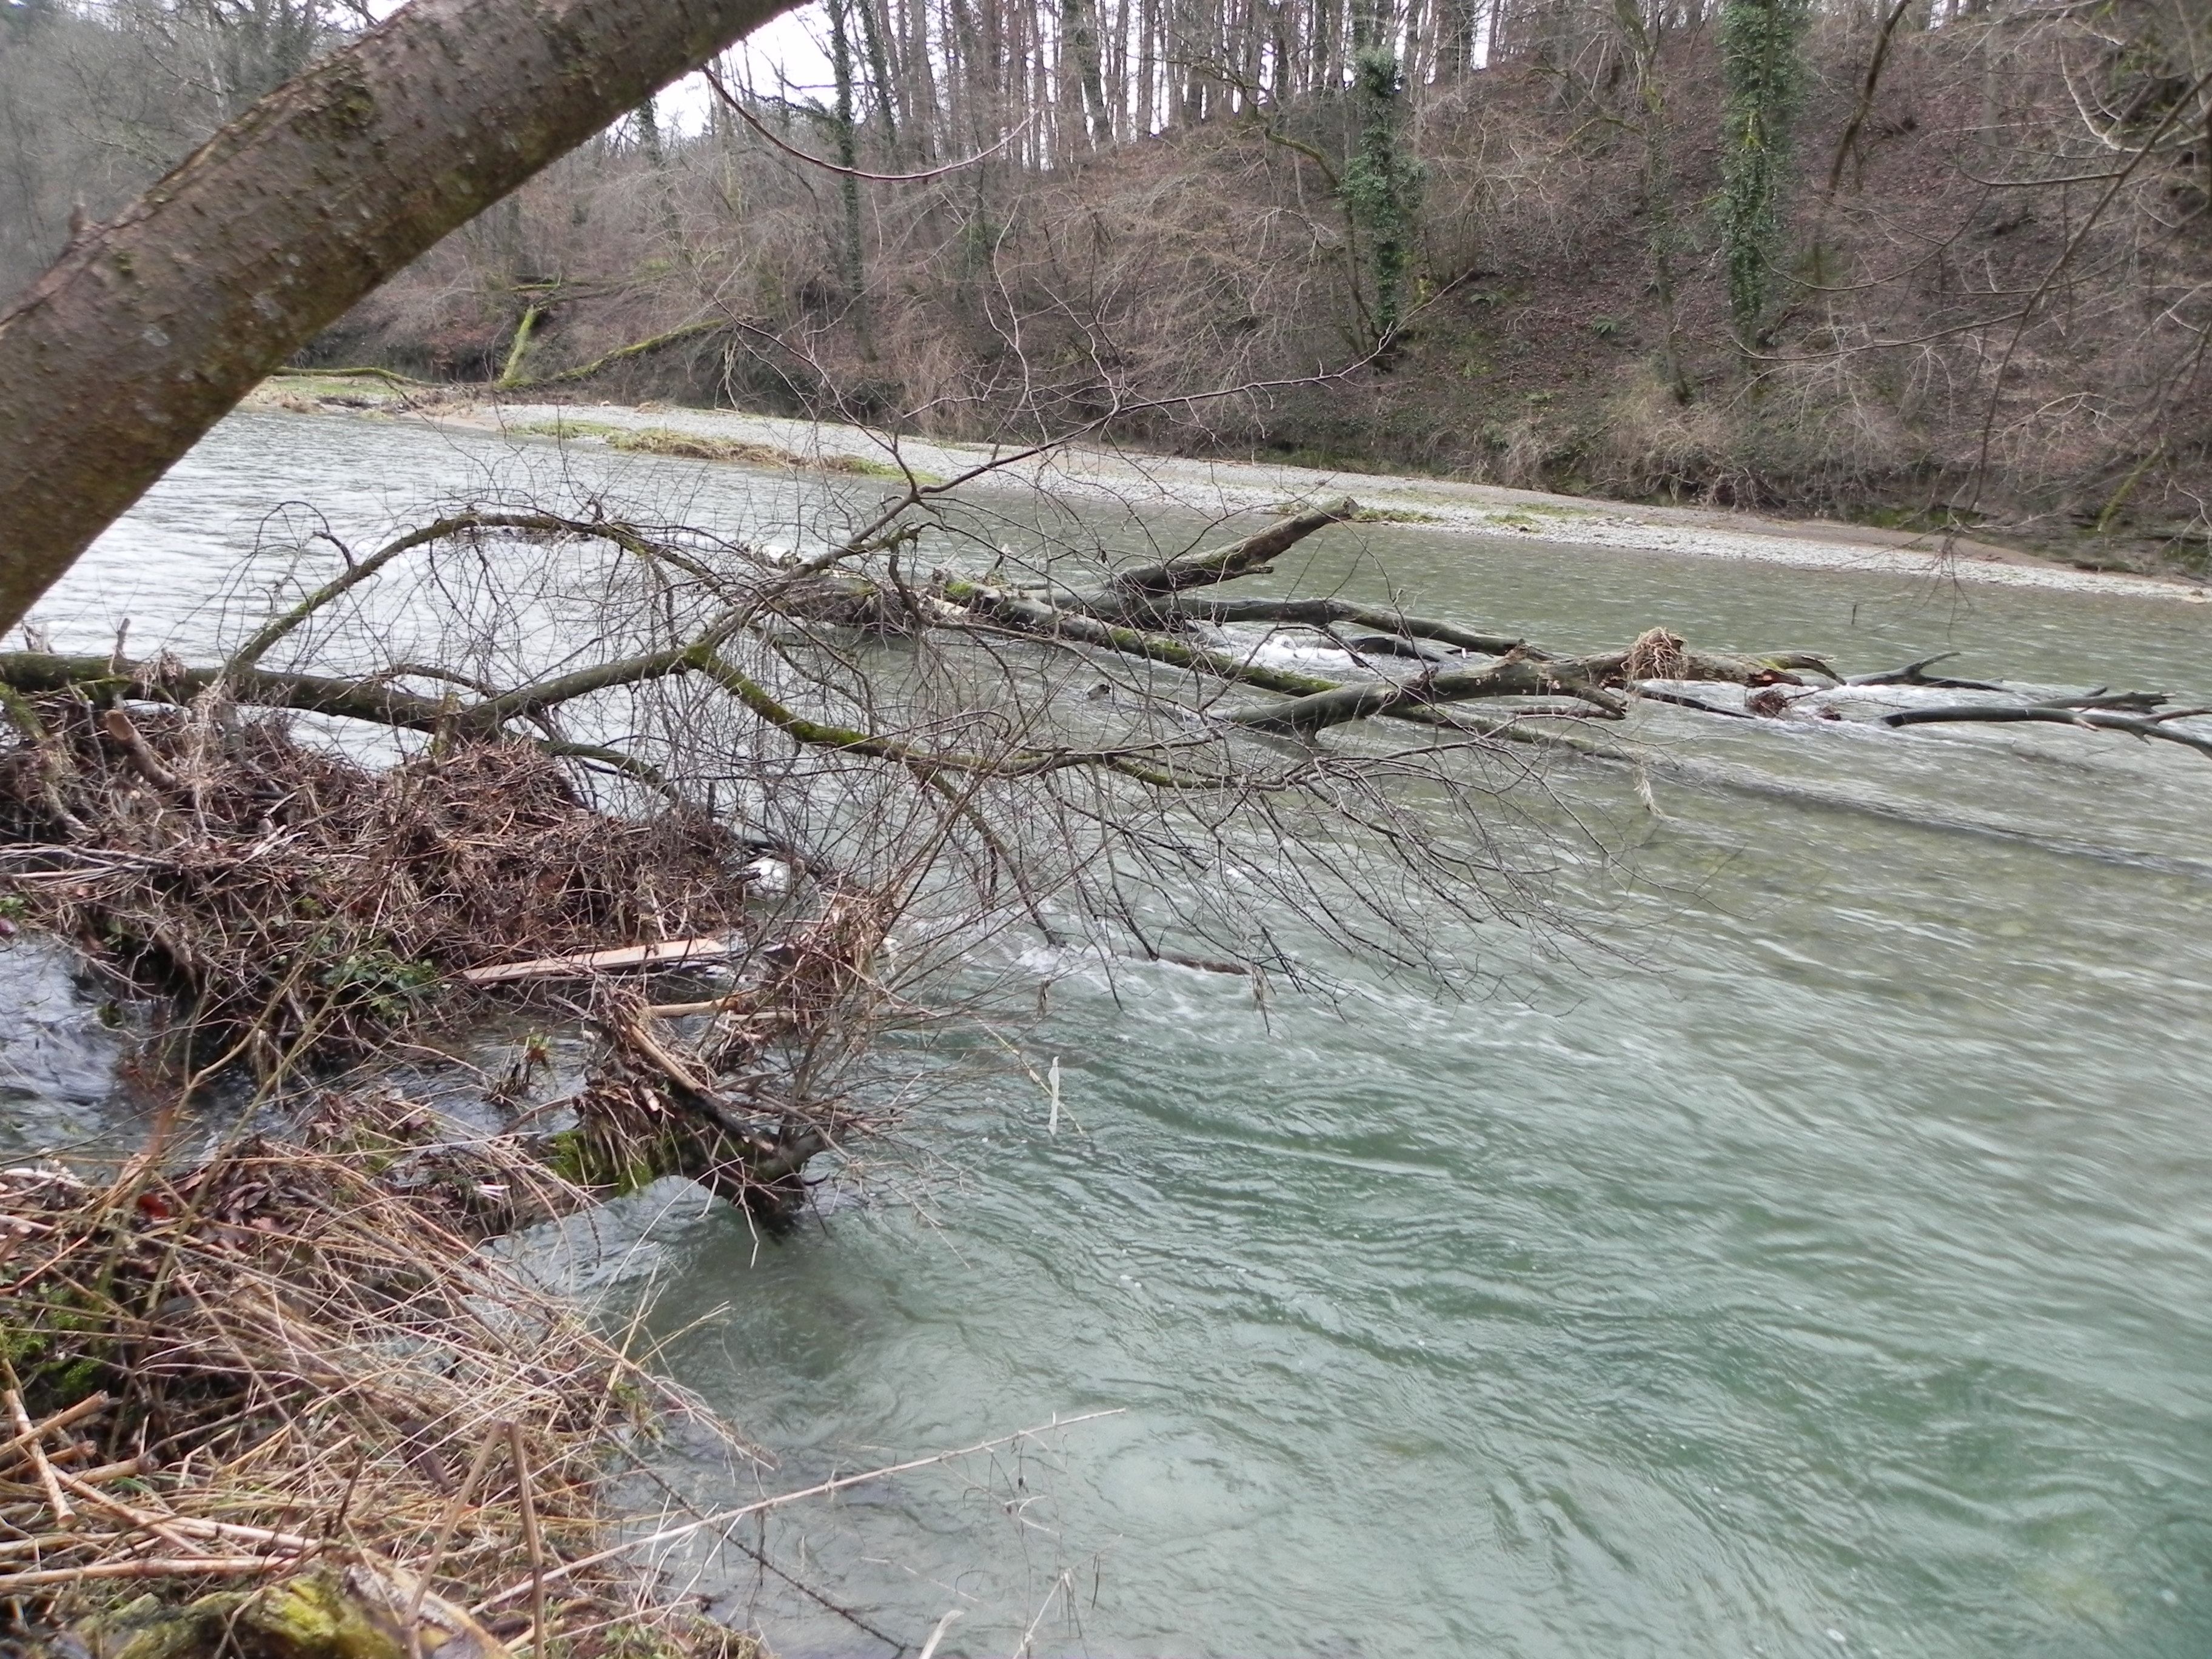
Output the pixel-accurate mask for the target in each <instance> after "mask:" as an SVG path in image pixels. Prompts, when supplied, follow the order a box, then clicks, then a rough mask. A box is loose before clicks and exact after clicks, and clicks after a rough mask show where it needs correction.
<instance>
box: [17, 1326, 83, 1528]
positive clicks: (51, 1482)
mask: <svg viewBox="0 0 2212 1659" xmlns="http://www.w3.org/2000/svg"><path fill="white" fill-rule="evenodd" d="M14 1374H15V1371H14V1367H12V1366H11V1367H9V1376H13V1375H14ZM8 1415H9V1417H10V1418H11V1419H14V1421H15V1438H16V1439H17V1440H19V1441H21V1442H22V1449H23V1451H24V1454H25V1455H27V1456H28V1457H29V1458H30V1460H31V1467H32V1468H34V1469H36V1470H37V1471H38V1473H39V1484H40V1486H44V1487H45V1488H46V1503H47V1505H48V1506H49V1507H50V1508H52V1510H53V1512H54V1519H55V1520H57V1521H58V1522H61V1523H62V1525H64V1526H67V1525H68V1524H69V1523H70V1522H71V1521H74V1520H75V1519H76V1510H73V1509H71V1508H70V1501H69V1499H68V1498H64V1497H63V1496H62V1488H61V1483H60V1482H59V1481H58V1480H55V1479H54V1469H53V1465H52V1464H51V1463H49V1462H46V1453H45V1451H44V1450H43V1449H40V1445H39V1435H40V1430H39V1429H38V1427H37V1426H36V1425H33V1423H32V1421H31V1414H30V1413H28V1412H27V1411H25V1410H24V1409H23V1396H22V1395H20V1394H18V1393H16V1391H15V1389H12V1388H11V1389H9V1390H8Z"/></svg>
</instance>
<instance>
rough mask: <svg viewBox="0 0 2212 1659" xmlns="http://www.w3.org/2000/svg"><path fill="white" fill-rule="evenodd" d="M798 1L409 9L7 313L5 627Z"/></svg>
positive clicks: (85, 241)
mask: <svg viewBox="0 0 2212 1659" xmlns="http://www.w3.org/2000/svg"><path fill="white" fill-rule="evenodd" d="M787 3H788V0H653V3H651V4H647V3H644V0H415V3H413V4H411V5H410V6H408V7H406V8H405V9H403V10H401V11H400V12H398V14H396V15H394V16H393V17H392V18H391V20H390V21H387V22H386V23H385V24H383V25H382V26H381V27H379V28H376V29H374V30H373V31H371V32H370V33H368V34H367V35H366V36H364V37H363V38H362V40H359V41H358V42H356V44H355V45H353V46H350V47H349V48H348V49H346V50H345V51H343V52H338V53H337V54H336V55H334V56H332V57H331V58H325V60H324V61H323V62H322V63H320V64H317V65H316V66H315V67H314V68H313V69H312V70H309V71H308V72H307V74H305V75H303V76H300V77H299V78H298V79H297V80H295V81H293V82H290V83H289V84H288V85H286V86H284V87H282V88H278V89H277V90H276V92H274V93H272V94H270V95H269V96H268V97H267V98H265V99H264V100H262V101H261V102H260V103H258V104H257V105H255V106H253V107H252V109H250V110H248V111H247V112H246V113H245V114H244V115H242V116H240V118H238V119H237V120H235V121H234V122H232V123H231V124H230V125H228V126H227V127H225V128H224V129H223V130H222V131H220V132H218V133H216V136H215V137H212V138H210V140H209V141H208V142H207V143H205V144H204V145H202V146H201V147H200V149H198V150H197V152H195V153H194V154H193V155H191V156H190V157H188V158H187V159H186V160H185V161H184V162H183V163H182V164H181V165H180V166H179V167H177V169H176V170H175V171H174V172H173V173H170V174H169V175H168V177H167V178H166V179H162V180H161V182H160V183H159V184H157V185H155V186H154V187H153V188H152V189H151V190H149V191H147V192H146V194H145V195H144V196H143V197H140V198H139V199H138V201H137V202H136V203H135V204H132V205H131V207H129V208H127V209H125V210H124V212H123V213H122V214H121V215H120V216H118V218H117V219H115V220H114V221H113V222H111V223H109V224H106V225H104V226H100V227H97V228H94V229H92V230H90V231H89V232H88V233H86V234H83V235H82V236H80V237H79V238H78V240H76V241H75V242H74V243H73V244H72V245H71V246H70V248H69V249H68V250H67V251H66V252H64V254H63V255H62V257H61V258H60V259H59V260H58V262H57V263H56V264H55V265H54V266H53V268H52V270H49V271H48V272H47V273H46V275H45V276H43V277H41V278H40V280H39V281H38V282H37V283H33V285H32V286H31V287H30V288H29V289H26V290H25V291H24V293H23V294H22V295H21V297H20V298H19V299H18V300H16V301H15V303H14V304H13V305H12V306H11V307H9V308H8V309H7V310H6V311H5V312H4V313H0V434H4V435H5V438H4V441H0V630H4V629H9V628H11V627H13V626H14V625H15V623H17V622H18V621H20V620H21V618H22V616H23V614H24V612H25V611H27V610H29V608H30V607H31V605H33V603H34V602H35V601H36V600H37V599H38V598H39V596H40V594H42V593H43V592H46V589H47V588H48V587H49V586H52V583H53V582H54V581H55V580H56V579H57V578H58V577H59V576H60V575H61V574H62V573H63V572H64V570H66V569H68V568H69V567H70V564H71V563H72V562H74V561H75V559H76V556H77V555H78V554H80V553H81V552H82V551H83V550H84V549H85V548H86V547H87V546H88V545H89V544H90V543H91V541H92V539H93V538H94V537H95V536H97V535H98V534H99V533H100V531H101V530H103V529H105V528H106V526H107V525H108V524H109V523H110V522H112V520H114V519H115V517H116V516H117V515H118V513H122V512H123V511H124V510H125V508H126V507H129V506H130V505H131V502H133V501H136V500H137V498H138V497H139V496H140V495H142V494H143V493H144V491H145V490H146V489H147V488H148V487H149V485H150V484H152V483H153V482H154V481H155V479H156V478H158V477H161V474H162V472H163V471H166V470H167V468H168V466H169V465H170V464H171V463H173V461H175V460H176V459H178V458H179V456H181V455H182V454H183V453H185V451H186V450H187V449H189V448H191V446H192V445H193V443H195V442H196V441H197V440H198V439H199V438H200V436H201V435H203V434H204V433H205V432H206V431H207V429H208V428H210V427H211V426H213V425H214V424H215V423H216V421H218V420H220V419H221V418H222V416H223V415H224V414H225V413H226V412H227V411H228V410H230V409H231V408H232V406H233V405H234V404H236V403H237V402H238V400H239V399H240V398H242V397H244V396H245V395H246V392H249V391H251V390H252V387H253V386H255V384H256V383H258V381H259V380H261V379H262V378H263V377H264V375H266V374H268V373H269V372H270V370H271V369H273V368H276V366H277V365H278V364H279V363H281V362H283V360H284V358H286V357H287V356H290V355H291V354H292V353H293V352H294V351H296V350H297V349H299V348H300V347H301V346H302V345H304V344H305V343H307V342H308V341H309V340H311V339H312V338H313V337H314V336H315V334H316V333H317V332H318V331H320V330H321V329H323V328H324V327H325V326H326V325H329V324H330V323H331V322H333V321H335V320H336V319H337V318H338V317H339V316H341V315H342V314H343V313H345V312H346V311H347V310H348V309H349V307H352V306H353V305H354V303H355V302H356V301H358V300H360V299H361V298H362V296H363V295H367V294H368V293H369V292H370V291H371V290H372V289H374V288H375V287H376V286H377V285H378V284H379V283H381V282H383V281H384V280H385V279H386V277H387V276H391V275H392V273H393V272H394V271H396V270H398V269H399V268H400V267H401V266H403V265H404V264H407V263H408V262H409V261H410V260H411V259H413V258H416V256H417V255H419V254H421V253H422V252H424V251H425V250H426V249H428V247H429V246H431V245H432V244H433V243H435V242H436V241H437V240H438V239H439V238H441V236H443V235H445V234H447V232H448V231H450V230H453V228H456V227H457V226H459V225H460V224H462V223H463V222H465V221H467V220H468V219H470V218H471V217H472V216H474V215H476V214H477V213H478V212H480V211H482V210H483V209H484V208H486V207H489V205H491V204H493V203H494V202H496V201H498V200H499V199H500V198H501V197H503V196H505V195H507V193H508V192H509V191H512V190H513V189H514V188H515V187H516V186H517V185H520V184H521V183H522V182H523V181H524V180H525V179H528V178H529V177H530V176H531V175H532V173H536V172H538V170H539V169H540V168H541V167H544V166H546V165H547V164H548V163H549V162H550V161H555V160H556V159H557V158H558V157H560V156H561V155H564V154H566V153H567V152H568V150H570V149H574V148H575V147H576V146H577V145H578V144H580V143H582V142H583V141H584V140H586V138H588V137H591V136H592V134H593V133H594V132H597V131H599V130H601V129H602V128H604V127H605V125H607V124H608V123H609V122H610V121H611V120H614V119H615V118H617V117H618V116H620V115H622V114H623V113H624V112H626V111H629V110H631V109H635V107H637V106H638V105H639V104H640V103H641V101H642V100H644V99H646V98H647V97H648V96H649V95H650V94H652V93H653V92H654V91H655V90H657V89H658V88H660V87H662V86H665V84H667V83H668V82H671V81H672V80H674V79H675V78H676V77H677V76H679V75H682V74H683V73H684V72H685V71H686V70H690V69H692V68H694V67H696V65H697V64H701V63H703V62H704V61H705V60H706V59H707V58H709V57H711V56H712V55H713V54H714V52H718V51H720V49H721V48H722V47H723V46H726V45H728V44H729V43H730V42H731V41H732V40H736V39H737V38H738V36H740V35H742V34H744V33H748V32H749V31H750V30H752V29H754V28H756V27H759V26H760V25H761V24H762V23H764V22H766V21H768V20H769V18H771V17H773V16H775V15H777V14H778V13H779V12H781V11H783V10H784V9H787Z"/></svg>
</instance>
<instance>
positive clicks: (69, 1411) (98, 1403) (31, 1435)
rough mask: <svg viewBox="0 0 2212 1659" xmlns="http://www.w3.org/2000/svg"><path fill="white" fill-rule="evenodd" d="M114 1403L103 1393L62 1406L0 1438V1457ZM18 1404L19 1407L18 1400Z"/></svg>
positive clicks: (78, 1421)
mask: <svg viewBox="0 0 2212 1659" xmlns="http://www.w3.org/2000/svg"><path fill="white" fill-rule="evenodd" d="M114 1403H115V1401H113V1399H112V1398H111V1397H110V1396H109V1395H105V1394H90V1395H86V1396H85V1397H84V1398H83V1399H82V1400H80V1401H77V1402H76V1404H75V1405H74V1406H64V1407H63V1408H62V1409H61V1410H59V1411H58V1412H56V1413H54V1414H53V1415H52V1417H49V1418H47V1419H46V1420H45V1421H44V1422H42V1423H34V1424H32V1425H30V1426H29V1427H28V1428H27V1429H24V1430H22V1431H20V1432H19V1433H17V1434H15V1435H14V1436H12V1437H9V1438H8V1439H6V1440H0V1457H13V1456H14V1455H15V1454H16V1453H17V1452H19V1451H21V1450H22V1449H24V1448H25V1447H26V1446H27V1445H29V1444H30V1443H32V1442H33V1440H38V1439H43V1438H44V1437H46V1436H47V1435H50V1434H54V1433H58V1432H59V1431H61V1430H63V1429H67V1428H73V1427H74V1426H76V1425H77V1424H79V1423H82V1422H83V1421H84V1419H86V1418H88V1417H91V1416H93V1415H94V1414H95V1413H100V1412H104V1411H106V1409H107V1408H108V1407H110V1406H112V1405H113V1404H114ZM18 1406H19V1409H20V1402H18Z"/></svg>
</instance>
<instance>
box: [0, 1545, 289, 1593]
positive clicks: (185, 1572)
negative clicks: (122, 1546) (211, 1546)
mask: <svg viewBox="0 0 2212 1659" xmlns="http://www.w3.org/2000/svg"><path fill="white" fill-rule="evenodd" d="M291 1565H294V1563H293V1559H292V1558H291V1557H290V1556H289V1555H198V1556H192V1557H191V1558H189V1559H185V1560H181V1561H173V1560H170V1559H167V1558H165V1557H161V1556H149V1557H148V1558H146V1559H143V1560H138V1561H93V1562H89V1563H88V1564H87V1565H84V1566H82V1567H41V1568H38V1569H36V1570H35V1571H30V1572H10V1573H5V1574H0V1596H9V1595H15V1593H16V1592H17V1591H19V1590H27V1589H37V1588H38V1587H40V1586H41V1585H45V1584H74V1583H77V1582H79V1581H80V1580H82V1579H86V1578H221V1577H232V1576H234V1575H235V1574H239V1573H248V1572H269V1571H275V1570H276V1569H277V1568H279V1567H289V1566H291Z"/></svg>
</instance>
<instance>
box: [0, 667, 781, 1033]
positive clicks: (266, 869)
mask: <svg viewBox="0 0 2212 1659" xmlns="http://www.w3.org/2000/svg"><path fill="white" fill-rule="evenodd" d="M0 699H4V701H5V702H6V708H5V710H4V713H5V714H6V715H7V716H8V719H9V724H11V725H12V726H14V727H15V736H16V738H17V741H16V742H15V744H14V745H13V746H12V747H9V748H7V749H5V750H0V892H4V893H6V894H8V895H9V901H10V904H11V908H12V910H13V911H14V913H15V917H16V919H17V920H20V921H27V922H28V923H29V924H31V925H33V926H35V927H40V928H43V929H45V930H46V931H49V932H52V933H55V934H57V935H58V936H60V937H62V938H64V939H70V940H73V941H74V942H76V944H77V945H79V946H80V948H82V950H83V951H85V953H86V954H87V956H88V957H89V958H91V959H92V960H93V961H94V962H98V963H104V964H106V965H107V966H109V967H112V969H116V970H117V971H118V973H119V974H120V975H123V977H124V978H125V980H127V981H129V982H130V983H131V984H132V985H134V986H135V987H138V988H139V989H140V990H142V991H143V992H145V993H148V994H154V995H156V996H159V997H161V998H162V999H164V1000H165V1003H166V1006H168V1007H170V1008H173V1010H174V1011H175V1014H176V1017H177V1018H178V1019H179V1022H180V1029H179V1031H178V1032H177V1033H176V1034H175V1035H176V1036H178V1037H179V1038H181V1039H184V1041H183V1042H181V1044H180V1046H179V1048H177V1049H176V1050H175V1051H174V1054H175V1056H176V1057H177V1058H179V1059H185V1060H187V1069H189V1070H191V1071H193V1072H199V1071H202V1070H204V1069H207V1068H210V1066H214V1065H217V1064H220V1063H222V1062H227V1061H232V1060H237V1061H244V1062H246V1063H248V1064H250V1065H252V1066H253V1067H254V1068H255V1069H256V1070H257V1071H258V1072H259V1073H261V1074H262V1075H263V1076H264V1077H267V1076H270V1075H274V1074H276V1073H277V1072H278V1071H279V1070H280V1069H283V1068H287V1067H289V1066H294V1065H296V1064H298V1063H299V1062H301V1061H302V1060H317V1061H328V1060H350V1059H355V1058H358V1057H360V1056H362V1055H365V1054H370V1053H373V1052H374V1050H375V1049H376V1048H377V1047H378V1046H379V1045H380V1043H381V1042H385V1041H386V1040H387V1039H388V1038H389V1037H391V1036H392V1035H394V1034H395V1033H397V1032H399V1031H401V1030H405V1029H407V1028H408V1027H410V1025H412V1024H416V1023H417V1022H418V1021H420V1020H422V1019H423V1018H426V1017H427V1016H428V1015H429V1014H430V1013H431V1012H432V1011H433V1010H434V1008H435V1007H436V1006H438V1005H439V1004H440V1003H441V1002H442V1001H444V1000H447V999H449V998H451V997H452V996H453V995H455V994H457V987H456V983H455V981H454V979H453V975H455V974H457V973H458V972H459V970H463V969H469V968H471V967H476V966H479V965H481V964H483V963H494V962H502V961H510V960H513V959H516V958H526V957H557V956H562V955H565V954H568V953H572V952H578V951H591V950H594V949H597V948H599V947H602V946H605V945H610V944H627V943H629V942H632V941H638V940H646V941H650V940H653V939H689V938H694V937H697V936H702V935H708V934H713V933H722V932H726V931H727V930H729V929H731V928H732V927H733V926H734V924H735V921H736V918H737V914H738V906H739V904H740V902H741V900H742V897H743V894H744V877H743V875H742V873H741V872H740V867H741V866H742V865H743V863H744V857H745V855H744V853H743V852H742V850H741V845H740V843H739V842H738V839H737V838H736V837H735V836H732V835H731V834H730V832H728V831H727V830H726V829H721V828H719V827H718V826H716V825H715V824H714V823H711V822H709V821H708V819H706V818H705V817H702V816H699V815H696V814H692V813H689V812H685V811H665V812H662V813H660V814H658V815H656V816H654V817H649V818H641V819H630V818H620V817H613V816H611V815H610V814H608V813H605V812H604V811H599V810H598V809H596V808H594V807H593V806H592V805H588V804H587V803H586V802H585V801H584V800H583V799H581V798H580V794H579V793H578V791H577V788H576V787H575V785H574V782H573V781H571V778H570V776H569V775H568V772H567V771H566V770H565V769H564V766H563V763H562V761H560V760H559V759H556V757H553V756H552V755H550V754H548V753H547V752H546V751H545V750H544V748H542V747H541V746H539V745H538V744H534V743H532V742H529V741H527V740H522V739H513V738H497V739H488V740H487V739H478V740H472V741H459V742H453V743H450V744H434V745H432V746H431V748H430V749H429V751H428V753H426V754H424V755H423V756H422V757H419V758H416V759H414V760H411V761H407V762H405V763H401V764H398V765H396V766H391V767H388V768H381V769H380V768H376V767H372V766H370V765H367V764H364V763H362V762H360V761H357V760H356V759H353V758H350V757H347V756H345V755H343V754H341V753H338V752H337V751H336V750H331V749H328V748H319V747H316V746H313V745H312V744H309V743H307V742H305V741H302V740H301V738H299V737H298V736H296V735H295V732H294V730H293V729H292V726H291V725H290V724H289V722H288V720H287V718H286V717H285V716H283V715H281V714H246V713H245V712H242V711H240V710H238V709H236V708H231V707H228V706H227V705H225V704H222V702H219V701H218V700H217V699H216V697H215V696H214V695H213V694H208V695H204V696H202V697H200V698H199V699H197V700H196V701H194V702H192V703H191V705H189V706H187V707H182V708H149V707H147V706H146V705H144V704H140V703H134V704H133V705H131V706H130V707H128V708H126V707H125V705H123V704H122V703H120V702H115V701H112V700H108V701H106V702H102V701H101V700H100V699H99V698H97V697H95V696H88V695H87V694H86V693H85V692H84V691H82V690H77V689H71V690H68V691H64V692H58V693H53V694H49V695H46V696H39V697H35V698H34V697H29V696H22V695H20V694H17V693H14V692H4V693H0Z"/></svg>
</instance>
